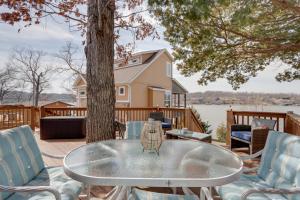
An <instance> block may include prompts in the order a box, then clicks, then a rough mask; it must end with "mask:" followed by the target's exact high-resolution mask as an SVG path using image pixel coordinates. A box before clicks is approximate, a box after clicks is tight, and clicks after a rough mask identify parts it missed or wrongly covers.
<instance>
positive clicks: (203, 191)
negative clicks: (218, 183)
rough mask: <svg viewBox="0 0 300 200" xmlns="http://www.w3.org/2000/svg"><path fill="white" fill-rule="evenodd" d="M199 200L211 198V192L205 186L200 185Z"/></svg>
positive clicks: (209, 199) (211, 199)
mask: <svg viewBox="0 0 300 200" xmlns="http://www.w3.org/2000/svg"><path fill="white" fill-rule="evenodd" d="M200 200H213V198H212V196H211V193H210V191H209V189H208V188H207V187H202V188H201V191H200Z"/></svg>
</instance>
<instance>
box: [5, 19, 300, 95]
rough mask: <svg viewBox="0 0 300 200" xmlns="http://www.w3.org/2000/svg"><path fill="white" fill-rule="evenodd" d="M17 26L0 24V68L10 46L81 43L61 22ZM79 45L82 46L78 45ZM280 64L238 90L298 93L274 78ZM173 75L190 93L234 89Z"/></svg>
mask: <svg viewBox="0 0 300 200" xmlns="http://www.w3.org/2000/svg"><path fill="white" fill-rule="evenodd" d="M18 28H19V27H18V26H15V27H13V26H10V25H7V24H4V23H0V59H1V62H0V67H3V66H5V63H6V62H7V60H8V57H9V54H10V51H11V49H12V48H14V47H16V46H19V47H22V46H28V47H32V48H34V49H38V50H43V51H45V52H47V53H49V54H53V53H57V52H58V50H59V49H60V48H61V47H62V46H63V45H64V43H65V42H66V41H72V42H73V43H75V44H77V45H78V46H81V42H82V41H83V40H84V38H82V37H81V36H80V35H79V33H76V32H70V31H69V29H68V27H67V26H66V25H65V24H64V23H55V22H44V23H43V25H37V26H35V25H34V26H31V27H29V28H25V29H23V30H22V31H21V32H20V33H18V31H17V30H18ZM122 38H123V39H124V40H127V39H128V36H127V35H123V37H122ZM81 47H82V46H81ZM162 48H166V49H168V50H169V51H170V52H172V47H171V46H170V45H169V44H168V42H167V41H165V40H164V39H163V37H161V39H160V40H157V39H156V40H151V39H146V40H144V41H138V42H137V46H136V50H137V51H142V50H152V49H162ZM47 62H49V63H51V64H53V65H60V63H58V62H57V61H56V60H53V59H51V58H48V60H47ZM282 69H283V68H282V67H281V66H280V63H279V62H277V63H273V64H272V65H271V66H269V67H268V68H267V69H266V70H265V71H263V72H260V73H259V74H258V76H257V77H255V78H252V79H250V81H249V82H248V83H246V84H244V85H243V86H242V87H241V88H240V89H239V90H238V91H243V92H245V91H246V92H264V93H300V81H294V82H291V83H279V82H277V81H276V80H275V78H274V77H275V75H276V74H277V73H278V72H280V71H282ZM173 75H174V77H175V78H176V79H177V80H178V81H179V82H180V83H182V85H183V86H185V87H186V88H187V89H188V91H189V92H204V91H208V90H213V91H215V90H217V91H233V90H232V88H231V86H230V85H229V84H228V83H227V81H226V80H223V79H221V80H218V81H216V82H214V83H210V84H209V85H208V86H200V85H198V84H197V79H198V77H199V74H196V75H194V76H192V77H183V76H182V75H180V73H179V72H178V71H177V70H176V69H175V70H174V74H173ZM50 84H51V87H50V88H49V89H48V90H47V91H46V92H57V93H63V92H68V90H67V89H68V88H71V84H72V82H71V79H70V78H69V76H68V75H66V74H64V75H60V76H59V75H55V76H54V77H52V79H51V83H50Z"/></svg>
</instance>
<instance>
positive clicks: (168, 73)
mask: <svg viewBox="0 0 300 200" xmlns="http://www.w3.org/2000/svg"><path fill="white" fill-rule="evenodd" d="M172 71H173V70H172V63H170V62H167V63H166V76H167V77H169V78H172Z"/></svg>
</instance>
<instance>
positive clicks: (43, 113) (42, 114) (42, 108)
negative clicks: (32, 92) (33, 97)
mask: <svg viewBox="0 0 300 200" xmlns="http://www.w3.org/2000/svg"><path fill="white" fill-rule="evenodd" d="M40 110H41V111H40V112H41V113H40V116H41V118H42V117H45V116H46V113H45V108H44V106H41V109H40Z"/></svg>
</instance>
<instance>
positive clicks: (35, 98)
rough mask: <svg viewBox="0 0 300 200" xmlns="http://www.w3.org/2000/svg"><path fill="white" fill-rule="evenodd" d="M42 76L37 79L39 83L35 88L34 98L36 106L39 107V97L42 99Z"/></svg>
mask: <svg viewBox="0 0 300 200" xmlns="http://www.w3.org/2000/svg"><path fill="white" fill-rule="evenodd" d="M40 81H41V79H40V76H38V78H37V83H36V86H35V97H34V106H35V107H37V106H38V105H39V97H40V84H41V83H40Z"/></svg>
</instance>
